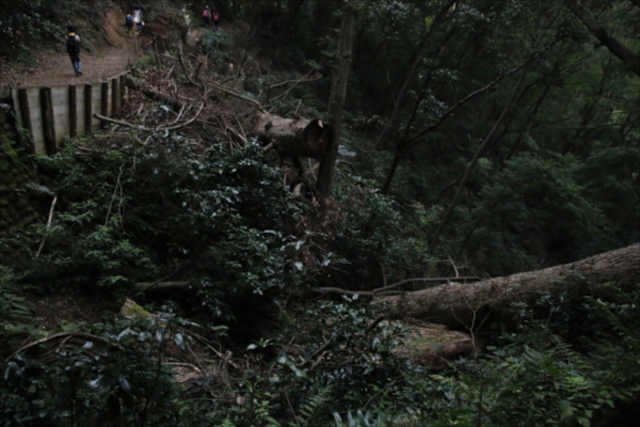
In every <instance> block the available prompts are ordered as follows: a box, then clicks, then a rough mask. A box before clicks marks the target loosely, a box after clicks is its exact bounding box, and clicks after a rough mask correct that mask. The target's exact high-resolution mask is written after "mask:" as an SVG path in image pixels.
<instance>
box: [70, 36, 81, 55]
mask: <svg viewBox="0 0 640 427" xmlns="http://www.w3.org/2000/svg"><path fill="white" fill-rule="evenodd" d="M67 52H68V53H78V52H80V44H79V43H78V39H77V38H76V36H75V34H74V35H73V36H67Z"/></svg>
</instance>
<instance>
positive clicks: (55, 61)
mask: <svg viewBox="0 0 640 427" xmlns="http://www.w3.org/2000/svg"><path fill="white" fill-rule="evenodd" d="M123 22H124V14H123V13H122V11H120V10H118V9H115V8H113V9H111V10H109V12H108V13H107V16H106V17H105V22H104V25H103V26H102V28H101V32H102V35H103V37H104V40H105V41H106V43H107V44H108V45H109V47H106V48H102V49H100V50H99V51H97V52H93V53H89V52H86V51H82V52H81V53H80V59H81V60H82V76H79V77H76V76H75V74H74V71H73V67H72V66H71V61H70V59H69V55H67V53H66V52H65V51H64V46H63V45H62V44H60V48H59V52H52V51H50V50H48V51H44V50H43V51H36V52H34V56H35V57H36V61H37V63H36V64H35V65H30V66H27V65H24V64H15V63H5V62H2V63H0V89H1V87H2V86H48V85H60V84H78V83H89V82H97V81H101V80H106V79H108V78H110V77H113V76H114V75H117V74H119V73H121V72H123V71H126V70H127V68H128V67H129V65H130V64H133V63H134V62H135V51H136V44H139V39H130V38H129V37H128V36H127V34H126V30H125V27H124V25H123V24H122V23H123ZM80 37H82V34H80Z"/></svg>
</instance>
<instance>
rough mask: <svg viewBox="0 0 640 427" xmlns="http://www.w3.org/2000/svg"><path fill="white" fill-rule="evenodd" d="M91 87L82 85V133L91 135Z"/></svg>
mask: <svg viewBox="0 0 640 427" xmlns="http://www.w3.org/2000/svg"><path fill="white" fill-rule="evenodd" d="M91 101H92V100H91V85H90V84H89V85H84V133H85V135H90V134H91V120H92V119H93V111H92V102H91Z"/></svg>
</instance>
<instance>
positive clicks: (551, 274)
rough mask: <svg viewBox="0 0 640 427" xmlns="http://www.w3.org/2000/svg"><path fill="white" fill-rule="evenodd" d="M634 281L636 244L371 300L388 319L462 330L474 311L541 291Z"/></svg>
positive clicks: (638, 268) (583, 290)
mask: <svg viewBox="0 0 640 427" xmlns="http://www.w3.org/2000/svg"><path fill="white" fill-rule="evenodd" d="M639 281H640V243H637V244H635V245H631V246H628V247H625V248H621V249H616V250H614V251H610V252H605V253H602V254H599V255H595V256H592V257H589V258H585V259H583V260H580V261H576V262H574V263H570V264H564V265H559V266H556V267H550V268H546V269H543V270H536V271H530V272H526V273H518V274H514V275H511V276H505V277H496V278H493V279H488V280H483V281H480V282H475V283H469V284H461V283H450V284H447V285H440V286H437V287H434V288H430V289H424V290H420V291H415V292H407V293H404V294H402V295H397V296H388V297H383V298H377V299H374V300H373V301H372V304H373V305H374V306H375V307H377V308H378V309H380V310H381V312H382V313H384V314H385V316H386V317H387V318H389V319H401V318H405V317H413V318H417V319H421V320H425V321H429V322H434V323H440V324H445V325H449V326H451V327H453V328H456V329H459V328H462V329H463V330H467V329H469V328H473V327H477V326H478V322H480V321H481V320H482V319H479V318H478V316H479V313H482V312H483V313H487V312H489V311H491V310H493V311H498V312H500V311H501V310H504V309H506V308H508V307H509V305H510V303H512V302H515V301H525V302H527V301H528V302H531V301H535V300H536V299H538V298H539V297H540V296H541V295H548V294H550V295H557V294H558V293H559V292H562V291H568V292H570V293H571V294H572V295H592V296H597V294H598V290H604V286H603V285H605V284H606V283H608V282H618V283H623V282H639Z"/></svg>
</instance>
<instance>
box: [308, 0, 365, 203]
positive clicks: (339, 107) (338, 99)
mask: <svg viewBox="0 0 640 427" xmlns="http://www.w3.org/2000/svg"><path fill="white" fill-rule="evenodd" d="M357 3H358V2H357V0H343V2H342V24H341V28H340V39H339V42H338V50H337V55H338V56H337V61H338V65H337V69H336V70H335V73H334V75H333V81H332V84H331V96H330V98H329V113H328V116H329V120H330V122H331V124H332V125H333V128H334V131H335V139H334V143H333V146H332V147H331V148H329V150H327V152H326V153H325V154H324V155H323V157H322V159H321V160H320V170H319V171H318V193H319V194H320V196H321V197H322V198H326V197H329V196H330V194H331V185H332V182H333V175H334V171H335V163H336V157H337V155H338V145H339V144H340V135H341V132H342V120H343V117H342V116H343V110H344V104H345V99H346V96H347V83H348V79H349V71H350V68H351V59H352V46H353V31H354V20H355V13H356V8H357Z"/></svg>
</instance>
